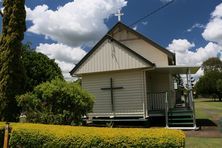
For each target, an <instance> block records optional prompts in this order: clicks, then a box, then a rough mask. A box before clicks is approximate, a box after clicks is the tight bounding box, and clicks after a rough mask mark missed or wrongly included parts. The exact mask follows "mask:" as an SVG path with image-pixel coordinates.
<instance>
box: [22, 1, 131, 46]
mask: <svg viewBox="0 0 222 148" xmlns="http://www.w3.org/2000/svg"><path fill="white" fill-rule="evenodd" d="M126 4H127V2H126V1H125V0H110V1H107V0H93V1H92V0H75V1H72V2H69V3H67V4H65V5H64V6H62V7H59V8H57V10H55V11H53V10H50V9H49V8H48V6H47V5H39V6H37V7H35V8H34V9H33V10H32V9H30V8H26V11H27V20H28V21H31V22H32V23H33V25H32V26H31V27H30V28H28V31H29V32H32V33H35V34H41V35H44V36H45V37H46V38H51V39H52V40H55V41H57V42H58V43H63V44H66V45H69V46H72V47H76V46H81V45H82V44H91V43H93V42H96V41H97V40H98V39H100V38H101V36H103V35H104V34H105V33H106V32H107V31H108V28H107V26H106V24H105V23H104V20H105V19H108V18H109V17H110V16H111V15H113V14H114V13H116V12H117V10H118V9H121V8H122V7H124V6H126Z"/></svg>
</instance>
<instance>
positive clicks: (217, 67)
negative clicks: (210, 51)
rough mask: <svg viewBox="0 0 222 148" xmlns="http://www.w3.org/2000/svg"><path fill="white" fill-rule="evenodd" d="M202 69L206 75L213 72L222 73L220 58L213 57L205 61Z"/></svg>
mask: <svg viewBox="0 0 222 148" xmlns="http://www.w3.org/2000/svg"><path fill="white" fill-rule="evenodd" d="M201 67H202V69H203V70H204V73H207V72H212V71H216V72H222V61H221V60H220V59H219V58H216V57H212V58H209V59H208V60H206V61H204V62H203V64H202V66H201Z"/></svg>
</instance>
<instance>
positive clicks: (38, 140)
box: [10, 124, 185, 148]
mask: <svg viewBox="0 0 222 148" xmlns="http://www.w3.org/2000/svg"><path fill="white" fill-rule="evenodd" d="M184 143H185V135H184V133H183V132H182V131H180V130H169V129H163V128H162V129H159V128H158V129H141V128H140V129H138V128H97V127H77V126H58V125H43V124H12V133H11V137H10V146H11V147H23V148H25V147H98V148H104V147H112V148H116V147H153V148H157V147H163V148H168V147H184Z"/></svg>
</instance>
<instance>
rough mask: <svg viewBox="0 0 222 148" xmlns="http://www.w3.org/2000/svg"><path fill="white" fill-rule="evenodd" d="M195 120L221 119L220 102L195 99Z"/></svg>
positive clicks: (221, 107)
mask: <svg viewBox="0 0 222 148" xmlns="http://www.w3.org/2000/svg"><path fill="white" fill-rule="evenodd" d="M195 107H196V117H197V119H210V120H219V119H220V118H222V102H213V101H212V99H196V100H195Z"/></svg>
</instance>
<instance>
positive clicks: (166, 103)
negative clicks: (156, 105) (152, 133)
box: [165, 92, 169, 127]
mask: <svg viewBox="0 0 222 148" xmlns="http://www.w3.org/2000/svg"><path fill="white" fill-rule="evenodd" d="M168 112H169V103H168V97H167V92H166V97H165V120H166V127H168Z"/></svg>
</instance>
